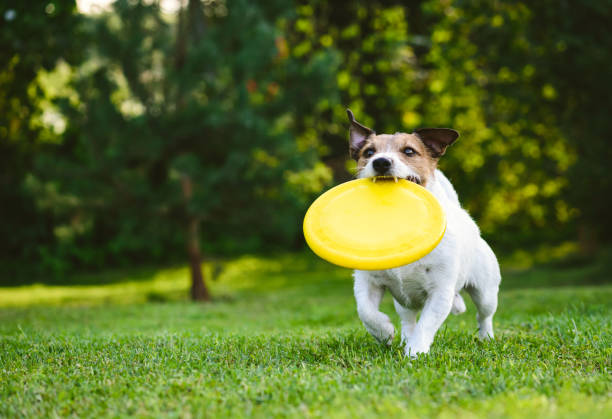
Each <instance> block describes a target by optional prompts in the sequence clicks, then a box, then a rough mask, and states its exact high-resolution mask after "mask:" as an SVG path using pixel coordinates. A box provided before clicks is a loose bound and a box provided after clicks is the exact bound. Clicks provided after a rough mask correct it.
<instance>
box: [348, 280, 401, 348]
mask: <svg viewBox="0 0 612 419" xmlns="http://www.w3.org/2000/svg"><path fill="white" fill-rule="evenodd" d="M354 277H355V288H354V290H355V300H356V301H357V313H358V314H359V318H360V319H361V321H362V322H363V325H364V326H365V328H366V329H367V331H368V332H370V334H371V335H372V336H374V337H375V338H376V339H378V340H379V341H380V342H382V343H386V344H387V345H390V344H391V341H392V340H393V337H394V336H395V328H394V327H393V324H392V323H391V320H390V319H389V317H388V316H387V315H386V314H384V313H381V312H380V311H379V310H378V307H379V306H380V300H382V297H383V294H384V292H385V289H384V287H383V286H382V285H380V284H378V283H376V282H375V281H374V278H373V277H372V276H371V274H370V273H368V272H364V271H355V274H354Z"/></svg>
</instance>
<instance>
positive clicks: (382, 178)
mask: <svg viewBox="0 0 612 419" xmlns="http://www.w3.org/2000/svg"><path fill="white" fill-rule="evenodd" d="M371 179H372V182H378V181H383V182H389V181H394V182H395V183H397V181H398V179H406V180H407V181H409V182H412V183H416V184H417V185H420V184H421V179H419V178H418V177H417V176H412V175H409V176H406V177H405V178H400V177H398V176H388V175H385V176H374V177H372V178H371Z"/></svg>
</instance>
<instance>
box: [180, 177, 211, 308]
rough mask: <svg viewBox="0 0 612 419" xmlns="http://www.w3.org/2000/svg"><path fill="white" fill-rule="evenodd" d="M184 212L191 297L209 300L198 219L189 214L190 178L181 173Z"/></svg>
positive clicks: (196, 299)
mask: <svg viewBox="0 0 612 419" xmlns="http://www.w3.org/2000/svg"><path fill="white" fill-rule="evenodd" d="M181 186H182V188H183V198H184V199H185V212H186V213H187V254H188V255H189V271H190V272H191V299H192V300H194V301H210V294H209V293H208V288H206V284H205V283H204V274H203V272H202V255H201V252H200V219H199V217H198V216H197V215H192V214H189V202H190V201H191V197H192V195H193V186H192V184H191V178H190V177H189V176H188V175H183V177H182V178H181Z"/></svg>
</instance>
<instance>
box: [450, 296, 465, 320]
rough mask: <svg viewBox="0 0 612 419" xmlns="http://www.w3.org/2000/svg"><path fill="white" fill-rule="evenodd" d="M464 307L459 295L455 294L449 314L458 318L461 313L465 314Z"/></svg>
mask: <svg viewBox="0 0 612 419" xmlns="http://www.w3.org/2000/svg"><path fill="white" fill-rule="evenodd" d="M465 310H466V307H465V302H464V301H463V298H462V297H461V294H459V293H457V294H455V298H453V308H451V313H452V314H454V315H455V316H458V315H459V314H461V313H465Z"/></svg>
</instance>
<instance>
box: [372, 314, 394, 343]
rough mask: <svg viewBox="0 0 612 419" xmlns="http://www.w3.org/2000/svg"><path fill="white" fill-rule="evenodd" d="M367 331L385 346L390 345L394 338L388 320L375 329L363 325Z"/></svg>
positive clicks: (392, 329) (392, 328)
mask: <svg viewBox="0 0 612 419" xmlns="http://www.w3.org/2000/svg"><path fill="white" fill-rule="evenodd" d="M365 327H366V329H367V331H368V332H369V333H370V334H371V335H372V336H374V337H375V338H376V340H378V341H379V342H380V343H383V344H385V345H391V342H393V338H394V337H395V327H393V323H391V321H390V320H388V321H386V322H384V323H380V324H378V325H376V326H375V327H374V326H373V325H368V324H366V325H365Z"/></svg>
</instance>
